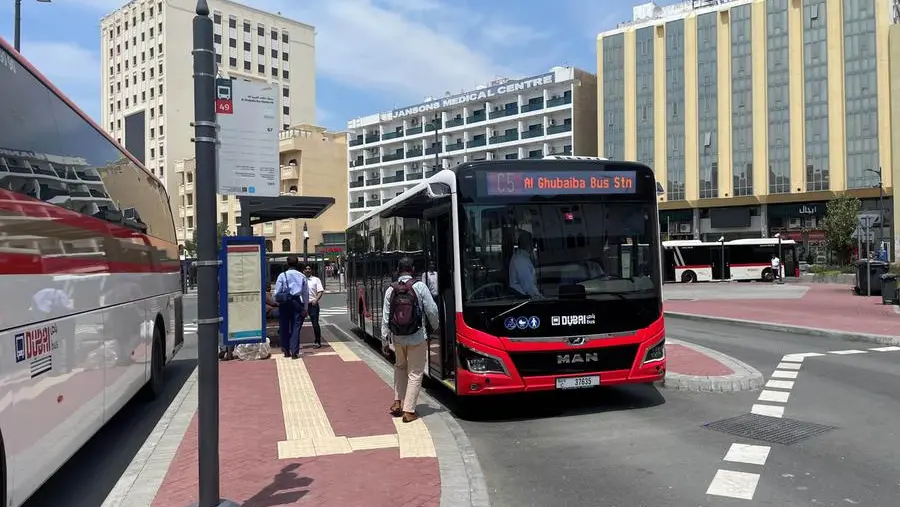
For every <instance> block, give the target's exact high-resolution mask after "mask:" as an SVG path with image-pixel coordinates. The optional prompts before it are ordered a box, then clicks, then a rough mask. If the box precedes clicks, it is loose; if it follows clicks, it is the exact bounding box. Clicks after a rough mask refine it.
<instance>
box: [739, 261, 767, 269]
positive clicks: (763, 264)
mask: <svg viewBox="0 0 900 507" xmlns="http://www.w3.org/2000/svg"><path fill="white" fill-rule="evenodd" d="M729 266H731V267H733V268H767V267H769V266H771V263H770V262H750V263H747V264H729Z"/></svg>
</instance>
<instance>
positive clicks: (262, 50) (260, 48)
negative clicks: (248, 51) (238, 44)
mask: <svg viewBox="0 0 900 507" xmlns="http://www.w3.org/2000/svg"><path fill="white" fill-rule="evenodd" d="M256 54H258V55H259V56H266V47H265V46H257V47H256Z"/></svg>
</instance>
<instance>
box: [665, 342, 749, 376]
mask: <svg viewBox="0 0 900 507" xmlns="http://www.w3.org/2000/svg"><path fill="white" fill-rule="evenodd" d="M666 356H667V357H668V362H667V364H666V369H667V370H668V371H669V372H672V373H678V374H681V375H696V376H704V377H706V376H709V377H716V376H725V375H732V374H734V370H732V369H731V368H729V367H728V366H726V365H724V364H722V363H721V362H719V361H718V360H716V359H714V358H712V357H710V356H708V355H706V354H703V353H702V352H699V351H696V350H694V349H692V348H690V347H685V346H684V345H678V344H675V343H668V344H666Z"/></svg>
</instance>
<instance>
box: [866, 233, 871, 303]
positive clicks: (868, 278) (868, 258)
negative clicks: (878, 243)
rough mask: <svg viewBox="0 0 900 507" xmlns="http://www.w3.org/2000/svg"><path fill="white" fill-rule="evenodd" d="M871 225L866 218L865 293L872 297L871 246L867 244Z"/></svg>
mask: <svg viewBox="0 0 900 507" xmlns="http://www.w3.org/2000/svg"><path fill="white" fill-rule="evenodd" d="M871 224H872V222H871V221H870V220H869V217H866V292H867V295H868V296H871V295H872V255H871V248H872V246H871V244H870V243H869V230H870V229H869V227H870V226H871Z"/></svg>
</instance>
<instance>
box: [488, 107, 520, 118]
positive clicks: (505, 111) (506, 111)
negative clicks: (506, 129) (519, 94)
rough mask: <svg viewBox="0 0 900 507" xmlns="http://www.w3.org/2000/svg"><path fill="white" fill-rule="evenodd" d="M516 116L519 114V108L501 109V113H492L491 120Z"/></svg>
mask: <svg viewBox="0 0 900 507" xmlns="http://www.w3.org/2000/svg"><path fill="white" fill-rule="evenodd" d="M514 114H519V106H516V107H510V108H506V109H501V110H499V111H491V119H492V120H493V119H494V118H503V117H505V116H512V115H514Z"/></svg>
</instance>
